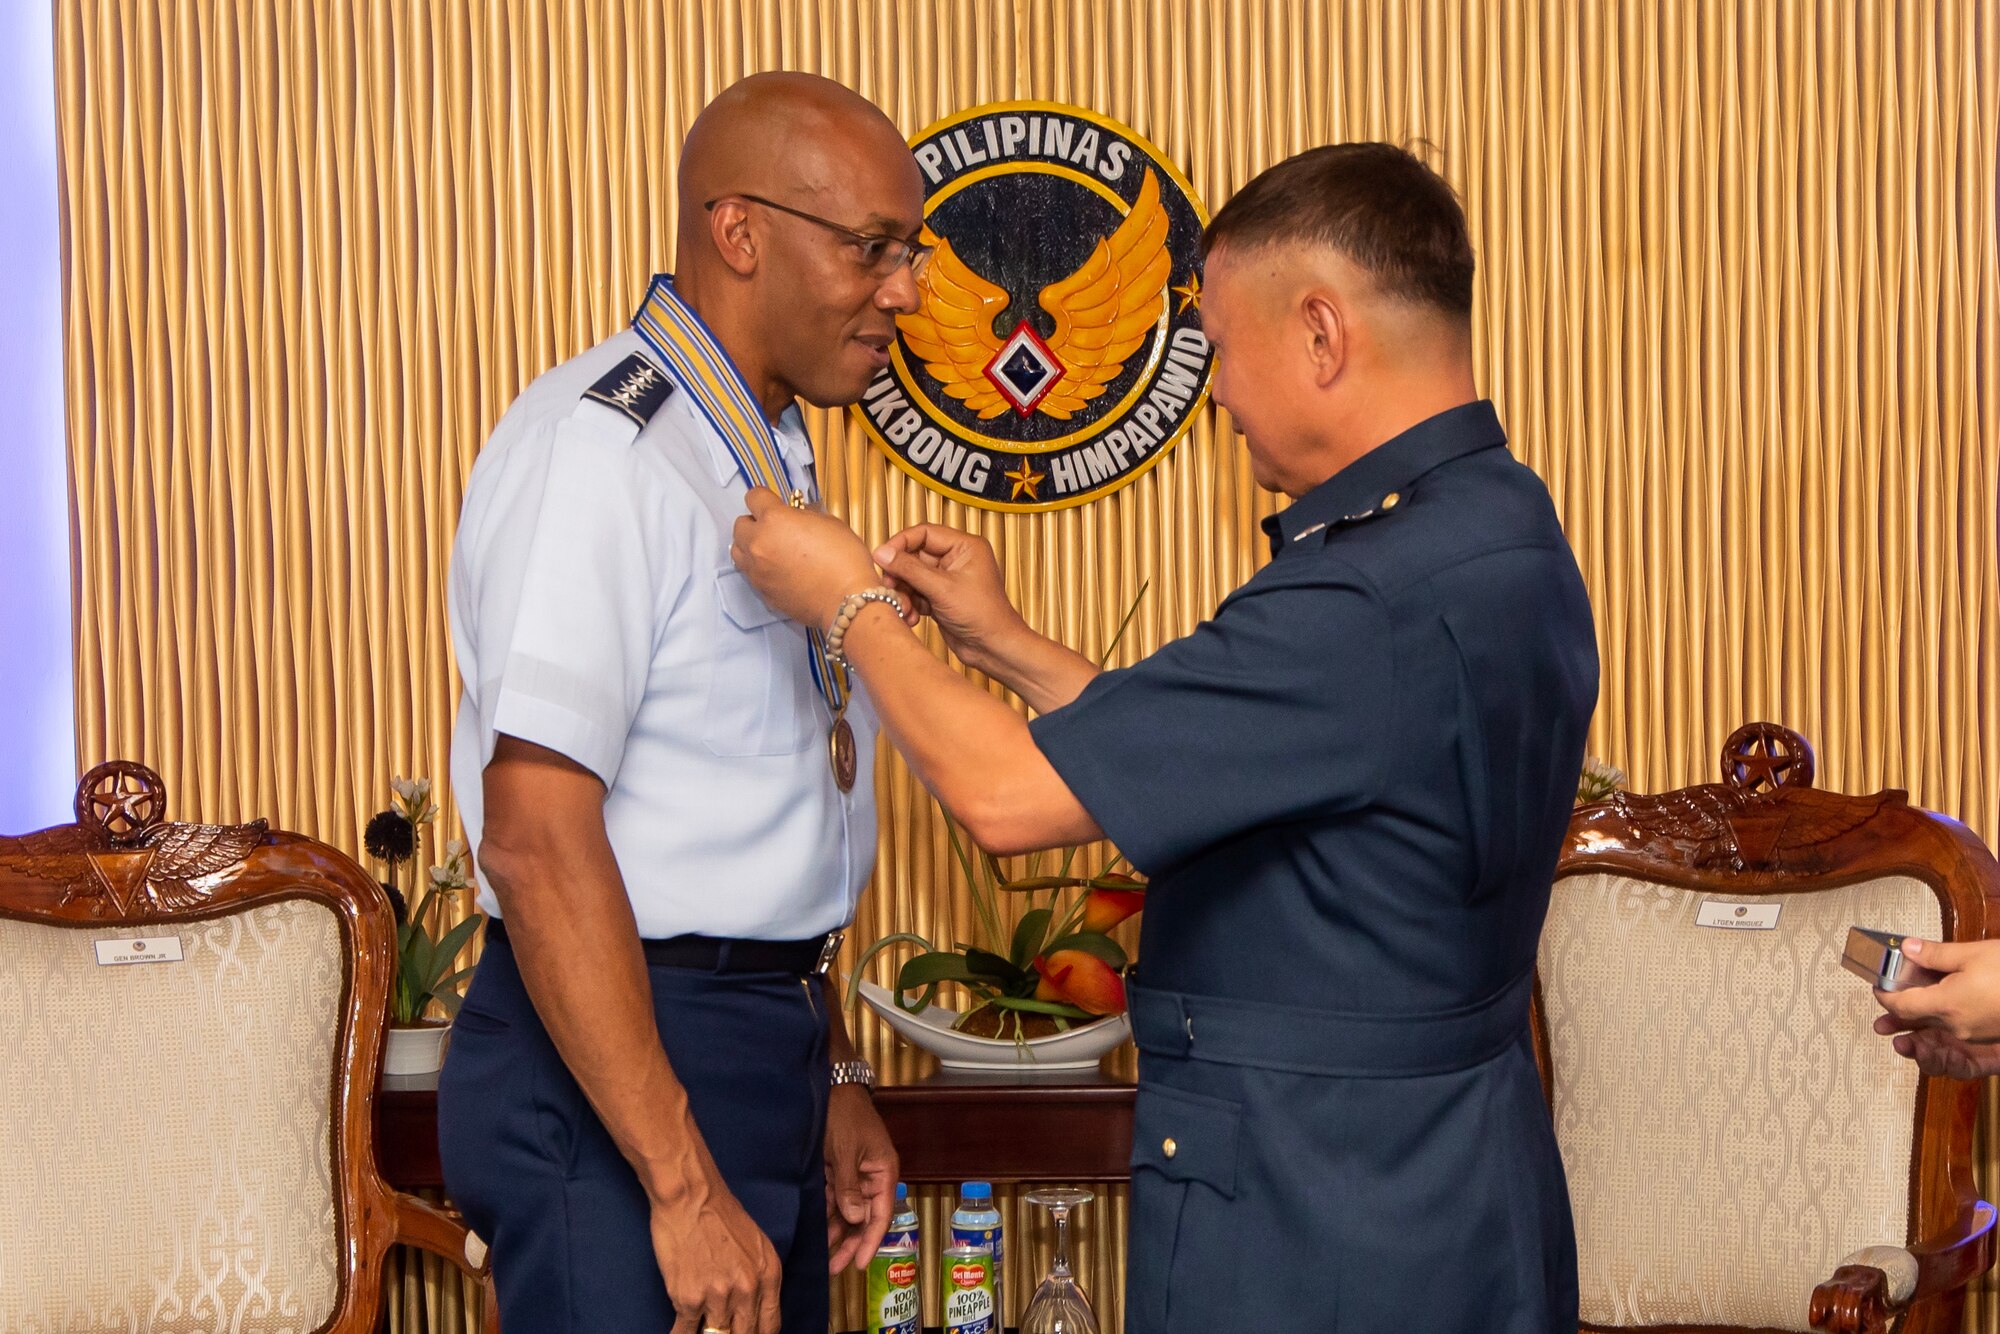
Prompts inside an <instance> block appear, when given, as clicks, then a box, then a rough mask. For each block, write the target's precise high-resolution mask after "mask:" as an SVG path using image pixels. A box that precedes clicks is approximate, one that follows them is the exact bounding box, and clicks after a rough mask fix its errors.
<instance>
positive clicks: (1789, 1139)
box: [1535, 723, 2000, 1334]
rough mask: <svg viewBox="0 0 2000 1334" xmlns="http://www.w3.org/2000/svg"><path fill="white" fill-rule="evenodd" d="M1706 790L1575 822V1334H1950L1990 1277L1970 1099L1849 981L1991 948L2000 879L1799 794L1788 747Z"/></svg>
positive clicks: (1866, 814)
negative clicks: (1870, 951)
mask: <svg viewBox="0 0 2000 1334" xmlns="http://www.w3.org/2000/svg"><path fill="white" fill-rule="evenodd" d="M1722 776H1723V781H1722V782H1721V783H1720V784H1712V785H1707V786H1701V787H1691V788H1683V789H1681V790H1679V791H1676V792H1668V793H1663V794H1661V795H1659V796H1635V795H1629V794H1623V793H1620V794H1618V795H1615V796H1613V797H1612V798H1611V799H1610V800H1608V801H1603V802H1599V803H1596V804H1594V805H1591V806H1586V807H1583V808H1581V809H1580V810H1578V811H1577V813H1576V815H1575V817H1574V819H1572V820H1571V822H1570V830H1569V841H1568V845H1567V847H1566V849H1565V850H1564V854H1563V857H1562V861H1561V864H1560V866H1559V869H1558V870H1557V873H1556V874H1557V879H1556V884H1555V890H1554V894H1553V896H1552V898H1551V902H1550V909H1549V919H1548V925H1547V928H1546V929H1545V931H1544V933H1543V936H1542V944H1541V955H1540V963H1539V969H1538V978H1537V988H1536V998H1535V1027H1536V1034H1535V1036H1536V1047H1537V1055H1538V1057H1539V1058H1540V1060H1541V1064H1542V1076H1543V1081H1544V1084H1545V1086H1546V1087H1547V1089H1548V1092H1549V1101H1550V1106H1551V1109H1552V1111H1553V1114H1554V1117H1555V1126H1556V1136H1557V1140H1558V1141H1559V1143H1560V1144H1561V1146H1562V1155H1563V1164H1564V1166H1565V1168H1566V1169H1567V1171H1568V1174H1569V1185H1570V1198H1571V1202H1572V1205H1573V1208H1574V1211H1575V1216H1576V1235H1577V1249H1578V1275H1579V1279H1580V1287H1581V1297H1582V1310H1581V1316H1582V1322H1583V1324H1582V1327H1583V1328H1584V1329H1586V1330H1629V1329H1646V1330H1652V1331H1655V1332H1656V1334H1665V1332H1666V1331H1670V1330H1671V1331H1693V1330H1697V1329H1698V1330H1701V1331H1703V1332H1704V1334H1720V1331H1723V1330H1745V1331H1774V1330H1797V1331H1808V1330H1815V1329H1824V1330H1833V1331H1840V1332H1841V1334H1863V1332H1864V1331H1865V1332H1866V1334H1879V1332H1880V1331H1885V1330H1888V1329H1890V1328H1892V1327H1894V1328H1896V1329H1898V1330H1899V1331H1901V1332H1902V1334H1922V1332H1925V1331H1945V1330H1951V1331H1956V1330H1957V1329H1958V1327H1959V1317H1960V1311H1961V1308H1962V1306H1963V1303H1964V1286H1965V1284H1966V1283H1968V1282H1969V1281H1970V1280H1971V1279H1973V1278H1974V1277H1976V1276H1977V1275H1979V1274H1980V1273H1982V1272H1984V1271H1985V1270H1986V1269H1987V1268H1989V1267H1990V1266H1991V1265H1992V1263H1993V1222H1994V1211H1993V1206H1991V1205H1990V1204H1987V1203H1986V1202H1985V1201H1983V1200H1980V1199H1978V1198H1977V1197H1976V1196H1975V1194H1974V1188H1973V1184H1972V1172H1971V1161H1970V1159H1971V1148H1972V1128H1973V1117H1974V1113H1975V1109H1976V1106H1977V1089H1976V1088H1975V1087H1974V1086H1973V1085H1970V1084H1966V1083H1961V1082H1958V1081H1954V1080H1946V1079H1930V1078H1923V1077H1919V1075H1918V1074H1917V1071H1916V1069H1915V1067H1914V1066H1913V1065H1912V1063H1911V1062H1909V1061H1907V1060H1905V1059H1903V1058H1902V1057H1900V1056H1898V1055H1896V1053H1895V1052H1894V1051H1893V1050H1892V1049H1891V1047H1890V1044H1889V1041H1888V1039H1886V1038H1883V1037H1879V1036H1877V1035H1876V1034H1875V1033H1874V1032H1873V1031H1872V1029H1871V1028H1870V1024H1871V1023H1872V1021H1873V1019H1874V1017H1875V1015H1876V1014H1878V1013H1879V1012H1880V1011H1879V1010H1878V1008H1877V1006H1876V1004H1875V1002H1874V998H1873V996H1872V994H1871V993H1870V990H1869V988H1868V985H1867V984H1866V983H1865V982H1864V981H1862V980H1861V979H1860V978H1857V977H1855V976H1854V975H1853V974H1851V973H1849V972H1847V971H1846V970H1845V969H1843V968H1842V967H1841V965H1840V957H1841V952H1842V947H1843V945H1844V944H1845V941H1846V936H1847V929H1848V927H1849V926H1869V927H1876V928H1879V929H1882V930H1890V931H1900V932H1907V933H1909V934H1911V935H1919V936H1923V937H1925V938H1927V939H1933V940H1935V939H1939V938H1943V939H1947V940H1968V939H1977V938H1979V937H1982V936H1984V935H1985V934H1986V932H1987V929H1988V921H1989V917H1988V914H1989V912H1990V911H1991V910H1992V905H1993V904H1994V902H1995V896H1996V894H2000V868H1996V866H1995V863H1994V860H1993V857H1992V855H1991V854H1989V853H1988V852H1987V850H1986V849H1985V847H1984V846H1982V845H1981V844H1980V842H1979V840H1978V839H1976V838H1974V837H1973V836H1972V834H1971V833H1969V832H1968V831H1967V830H1966V829H1965V828H1964V827H1963V826H1962V825H1960V824H1958V823H1957V822H1955V821H1952V820H1948V819H1945V818H1944V817H1942V816H1938V815H1933V814H1931V813H1929V812H1926V811H1922V810H1919V809H1917V808H1915V807H1913V806H1911V805H1910V804H1909V802H1908V799H1907V797H1906V795H1905V794H1904V793H1902V792H1895V791H1890V792H1878V793H1876V794H1875V795H1873V796H1868V797H1849V796H1840V795H1837V794H1834V793H1830V792H1822V791H1819V790H1817V789H1815V788H1814V787H1813V786H1812V781H1813V753H1812V749H1811V747H1810V746H1808V745H1807V744H1806V741H1805V739H1804V738H1803V737H1801V736H1799V735H1798V734H1797V733H1796V732H1791V731H1788V730H1787V729H1785V728H1782V727H1777V726H1775V725H1772V724H1768V723H1753V724H1751V725H1750V726H1748V727H1745V728H1742V729H1740V730H1739V731H1737V732H1736V733H1735V734H1734V735H1732V736H1731V737H1730V738H1729V740H1728V741H1727V742H1726V743H1725V745H1724V747H1723V756H1722Z"/></svg>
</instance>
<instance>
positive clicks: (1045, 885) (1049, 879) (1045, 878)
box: [1000, 875, 1084, 894]
mask: <svg viewBox="0 0 2000 1334" xmlns="http://www.w3.org/2000/svg"><path fill="white" fill-rule="evenodd" d="M1083 883H1084V882H1083V881H1081V880H1077V879H1075V878H1073V877H1071V876H1066V875H1030V876H1023V877H1021V879H1019V880H1005V881H1002V882H1001V884H1000V888H1002V889H1004V890H1006V891H1007V892H1008V893H1009V894H1038V893H1040V892H1041V891H1042V890H1045V889H1074V888H1075V887H1076V886H1078V885H1081V884H1083Z"/></svg>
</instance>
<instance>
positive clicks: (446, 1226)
mask: <svg viewBox="0 0 2000 1334" xmlns="http://www.w3.org/2000/svg"><path fill="white" fill-rule="evenodd" d="M391 1198H392V1199H393V1201H394V1203H395V1209H396V1240H397V1241H398V1242H400V1243H402V1244H403V1245H405V1246H415V1247H417V1248H419V1249H420V1250H426V1251H429V1252H430V1253H431V1254H433V1255H441V1256H443V1257H444V1258H445V1259H447V1260H449V1261H451V1262H452V1263H453V1264H455V1265H457V1266H458V1267H459V1268H460V1269H463V1270H464V1271H465V1272H466V1273H468V1274H470V1275H472V1276H473V1277H474V1278H481V1279H483V1278H485V1277H486V1275H487V1270H488V1262H487V1261H488V1257H487V1254H486V1243H485V1242H483V1241H481V1240H480V1239H479V1237H478V1235H477V1234H476V1233H474V1232H472V1231H470V1230H469V1229H468V1228H467V1227H466V1226H465V1224H464V1223H463V1222H462V1221H461V1220H460V1219H459V1217H458V1215H457V1214H454V1213H450V1212H447V1211H446V1210H443V1209H440V1208H438V1207H437V1206H436V1205H432V1204H426V1203H425V1202H424V1201H422V1200H420V1199H418V1198H417V1197H416V1196H414V1195H405V1194H403V1193H402V1192H400V1191H398V1192H396V1193H395V1194H394V1195H393V1196H392V1197H391Z"/></svg>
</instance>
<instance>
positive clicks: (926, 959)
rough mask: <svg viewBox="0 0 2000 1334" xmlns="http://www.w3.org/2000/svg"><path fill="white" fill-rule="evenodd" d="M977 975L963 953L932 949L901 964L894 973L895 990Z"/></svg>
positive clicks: (957, 980) (908, 989)
mask: <svg viewBox="0 0 2000 1334" xmlns="http://www.w3.org/2000/svg"><path fill="white" fill-rule="evenodd" d="M977 976H978V975H977V974H976V973H974V972H973V970H972V965H971V963H970V962H968V961H967V959H966V957H965V956H964V955H962V954H946V953H944V952H943V951H941V950H940V951H933V952H932V953H930V954H919V955H918V956H917V957H916V958H914V959H910V960H907V961H906V962H905V963H904V964H903V968H902V971H901V972H899V973H897V974H896V990H898V991H914V990H915V989H916V988H918V987H921V986H928V985H929V984H930V983H933V982H970V981H972V980H973V979H974V978H975V977H977Z"/></svg>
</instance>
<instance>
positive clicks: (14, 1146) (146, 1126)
mask: <svg viewBox="0 0 2000 1334" xmlns="http://www.w3.org/2000/svg"><path fill="white" fill-rule="evenodd" d="M145 930H146V932H147V934H149V935H152V936H154V938H156V939H160V938H165V937H168V936H171V937H172V938H174V939H176V940H178V941H179V942H180V945H181V949H182V952H183V953H184V955H185V958H184V960H183V961H181V962H178V963H175V962H164V963H155V964H132V965H124V966H118V967H107V966H103V965H100V964H99V963H98V962H97V959H96V955H95V953H94V951H93V949H92V946H93V945H94V944H95V943H96V942H98V941H101V940H115V939H128V940H129V939H131V938H133V935H134V933H133V931H132V929H131V928H129V927H125V926H119V927H116V928H112V927H106V928H103V929H94V930H93V929H88V928H85V929H78V928H76V927H73V926H50V925H43V924H40V923H30V922H9V921H0V1052H4V1053H5V1054H4V1055H0V1069H4V1070H5V1071H6V1076H7V1077H6V1078H5V1081H4V1083H0V1144H4V1145H5V1146H6V1149H7V1151H6V1152H5V1153H4V1154H0V1200H5V1201H6V1205H5V1207H4V1208H0V1329H8V1330H21V1329H47V1330H71V1329H151V1330H160V1331H181V1330H189V1331H192V1330H206V1329H229V1330H244V1331H273V1332H274V1334H275V1331H281V1330H294V1331H306V1330H313V1329H318V1328H319V1327H320V1326H322V1325H324V1324H325V1323H326V1319H327V1316H328V1315H329V1314H330V1313H331V1312H332V1310H333V1303H334V1298H335V1296H336V1294H337V1291H338V1288H339V1273H338V1256H337V1254H336V1252H337V1238H338V1232H337V1229H336V1226H335V1217H334V1208H333V1144H332V1133H331V1131H332V1126H331V1119H330V1115H331V1105H330V1098H329V1096H328V1095H329V1092H330V1090H331V1089H332V1087H333V1060H334V1052H335V1045H336V1042H335V1039H336V1037H337V1035H338V1030H339V1026H340V1001H341V994H340V993H341V989H342V980H343V979H342V974H343V971H344V970H343V968H342V965H341V955H342V949H341V941H340V924H339V922H338V920H337V919H336V918H335V916H334V914H333V913H332V912H331V911H329V910H328V909H326V908H325V907H322V906H320V905H319V904H316V903H313V902H310V901H304V900H296V899H295V900H291V901H289V902H280V903H271V904H266V905H264V906H263V907H259V908H251V909H247V910H239V911H237V912H232V913H229V914H227V915H225V916H221V917H216V918H212V919H209V920H207V921H203V922H190V923H186V924H182V925H179V926H178V927H176V928H175V929H173V930H172V931H169V930H168V929H167V928H165V927H157V928H154V927H148V928H145Z"/></svg>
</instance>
